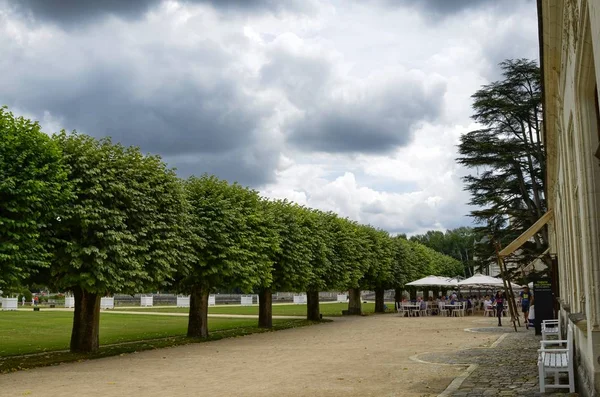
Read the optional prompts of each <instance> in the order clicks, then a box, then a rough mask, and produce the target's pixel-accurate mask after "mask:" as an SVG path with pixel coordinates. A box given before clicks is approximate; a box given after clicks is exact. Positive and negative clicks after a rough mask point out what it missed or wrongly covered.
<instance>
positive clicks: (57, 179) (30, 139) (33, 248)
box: [0, 108, 69, 293]
mask: <svg viewBox="0 0 600 397" xmlns="http://www.w3.org/2000/svg"><path fill="white" fill-rule="evenodd" d="M68 197H69V190H68V184H67V174H66V172H65V171H64V169H63V166H62V157H61V152H60V149H59V148H58V146H57V145H56V144H55V143H54V142H53V141H52V140H51V139H50V137H49V136H47V135H46V134H44V133H43V132H41V130H40V126H39V124H38V123H34V122H31V121H29V120H27V119H24V118H23V117H15V116H14V115H13V114H12V113H10V112H9V111H8V110H7V109H6V108H0V290H3V291H4V292H7V293H8V292H17V291H19V290H20V285H21V283H22V282H23V281H24V280H26V279H27V278H28V277H30V276H32V275H33V274H35V273H37V272H38V271H39V269H40V268H42V267H47V266H48V264H49V259H50V257H51V253H52V249H53V248H52V244H51V240H50V230H49V229H48V226H49V225H50V224H51V223H52V220H53V219H56V217H57V216H59V215H60V209H61V207H62V206H63V204H64V202H65V201H66V200H67V199H68Z"/></svg>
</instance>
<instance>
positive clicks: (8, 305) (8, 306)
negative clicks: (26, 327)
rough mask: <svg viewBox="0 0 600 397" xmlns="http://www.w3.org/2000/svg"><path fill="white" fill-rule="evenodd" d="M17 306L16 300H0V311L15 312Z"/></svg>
mask: <svg viewBox="0 0 600 397" xmlns="http://www.w3.org/2000/svg"><path fill="white" fill-rule="evenodd" d="M18 305H19V302H18V299H17V298H2V311H5V310H17V306H18Z"/></svg>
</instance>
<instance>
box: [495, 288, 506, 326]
mask: <svg viewBox="0 0 600 397" xmlns="http://www.w3.org/2000/svg"><path fill="white" fill-rule="evenodd" d="M494 303H495V304H496V316H498V327H502V312H503V311H504V295H503V294H502V292H501V291H498V292H496V299H495V302H494Z"/></svg>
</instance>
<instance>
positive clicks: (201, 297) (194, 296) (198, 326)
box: [187, 285, 209, 338]
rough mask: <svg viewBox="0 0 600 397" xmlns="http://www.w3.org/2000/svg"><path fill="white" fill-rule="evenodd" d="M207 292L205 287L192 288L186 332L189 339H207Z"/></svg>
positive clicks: (207, 289)
mask: <svg viewBox="0 0 600 397" xmlns="http://www.w3.org/2000/svg"><path fill="white" fill-rule="evenodd" d="M208 292H209V288H208V287H206V286H204V287H203V286H202V285H194V286H193V287H192V291H191V294H190V314H189V316H188V330H187V336H188V337H189V338H208Z"/></svg>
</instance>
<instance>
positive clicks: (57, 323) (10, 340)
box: [0, 310, 290, 357]
mask: <svg viewBox="0 0 600 397" xmlns="http://www.w3.org/2000/svg"><path fill="white" fill-rule="evenodd" d="M187 321H188V319H187V317H183V316H180V317H176V316H172V317H171V316H152V315H147V316H145V315H141V314H140V315H136V314H109V313H103V314H101V317H100V345H107V344H113V343H120V342H130V341H136V340H147V339H156V338H166V337H172V336H184V335H185V333H186V330H187ZM283 321H287V322H288V323H289V322H290V320H274V321H273V323H274V325H277V324H278V322H283ZM256 323H257V320H256V319H238V318H210V319H209V320H208V325H209V330H210V331H211V332H214V331H217V330H230V329H239V328H244V327H246V328H255V327H256V325H257V324H256ZM72 324H73V313H72V312H59V311H46V312H44V311H43V310H42V311H40V312H33V311H32V312H25V311H19V312H1V311H0V357H5V356H12V355H22V354H30V353H40V352H46V351H53V350H63V349H68V348H69V339H70V336H71V326H72Z"/></svg>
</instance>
